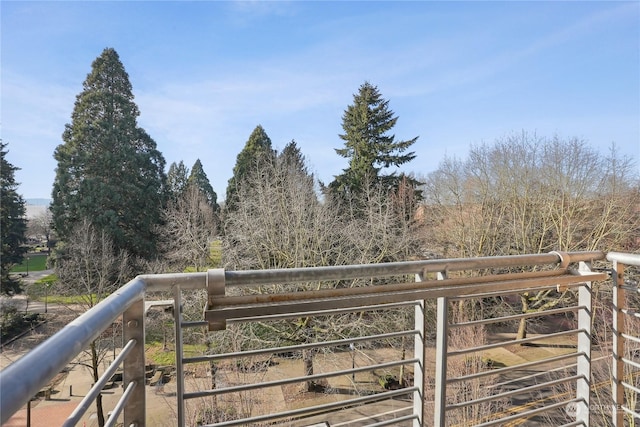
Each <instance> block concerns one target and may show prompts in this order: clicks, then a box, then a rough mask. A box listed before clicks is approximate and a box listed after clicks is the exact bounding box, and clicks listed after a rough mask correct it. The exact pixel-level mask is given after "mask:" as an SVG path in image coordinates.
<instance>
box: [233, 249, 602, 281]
mask: <svg viewBox="0 0 640 427" xmlns="http://www.w3.org/2000/svg"><path fill="white" fill-rule="evenodd" d="M604 258H605V254H604V252H601V251H591V252H566V253H562V254H560V253H558V252H549V253H546V254H532V255H508V256H496V257H478V258H456V259H433V260H424V261H405V262H389V263H384V264H361V265H346V266H332V267H306V268H285V269H271V270H248V271H226V272H225V283H226V285H227V286H248V285H266V284H275V283H293V282H310V281H314V282H315V281H329V280H345V279H358V278H364V277H389V276H402V275H413V274H427V273H439V272H443V271H464V270H482V269H495V268H509V267H522V266H534V265H535V266H538V265H550V264H559V263H561V262H563V261H564V262H566V263H576V262H581V261H584V262H589V261H595V260H601V259H604Z"/></svg>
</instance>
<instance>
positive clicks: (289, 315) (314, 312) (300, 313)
mask: <svg viewBox="0 0 640 427" xmlns="http://www.w3.org/2000/svg"><path fill="white" fill-rule="evenodd" d="M416 304H418V303H417V302H416V301H415V300H411V301H406V302H397V303H389V304H376V305H363V306H357V307H347V308H336V309H332V310H312V311H295V312H290V313H283V314H272V315H270V314H261V315H259V316H253V317H252V316H249V317H242V318H238V319H227V322H228V323H246V322H269V321H273V320H287V319H296V318H298V317H311V316H332V315H336V314H347V313H357V312H360V311H370V310H393V309H396V308H401V307H408V306H415V305H416ZM205 323H206V324H208V322H206V321H205Z"/></svg>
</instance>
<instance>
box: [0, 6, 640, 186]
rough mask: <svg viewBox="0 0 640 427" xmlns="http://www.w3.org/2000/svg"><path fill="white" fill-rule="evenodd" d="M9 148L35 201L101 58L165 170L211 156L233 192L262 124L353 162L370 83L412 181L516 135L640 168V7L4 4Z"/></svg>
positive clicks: (330, 164)
mask: <svg viewBox="0 0 640 427" xmlns="http://www.w3.org/2000/svg"><path fill="white" fill-rule="evenodd" d="M0 14H1V17H0V19H1V21H0V24H1V30H0V31H1V58H0V60H1V81H0V82H1V88H0V91H1V92H0V93H1V111H0V120H1V137H2V139H3V141H4V142H5V143H8V144H9V146H8V149H9V154H8V156H7V158H8V160H9V161H10V162H11V163H12V164H14V165H15V166H17V167H19V168H21V170H20V171H18V172H17V173H16V179H17V180H18V181H19V182H20V183H21V185H20V187H19V192H20V193H21V194H22V195H23V197H25V198H49V197H50V195H51V187H52V183H53V179H54V176H55V172H54V171H55V167H56V163H55V161H54V159H53V152H54V150H55V148H56V146H57V145H59V144H60V143H61V142H62V140H61V134H62V131H63V129H64V125H65V124H66V123H69V122H70V117H71V112H72V110H73V105H74V102H75V97H76V95H77V94H78V93H80V91H81V90H82V82H83V81H84V79H85V78H86V76H87V74H88V73H89V72H90V70H91V63H92V61H93V60H94V59H95V58H96V57H97V56H99V55H100V54H101V52H102V51H103V49H104V48H106V47H113V48H115V49H116V51H117V52H118V54H119V55H120V59H121V60H122V62H123V64H124V66H125V69H126V70H127V72H128V74H129V78H130V80H131V83H132V85H133V92H134V95H135V102H136V103H137V105H138V107H139V109H140V112H141V115H140V117H139V118H138V124H139V125H140V126H141V127H143V128H144V129H145V130H146V131H147V132H148V133H149V134H150V135H151V136H152V137H153V138H154V140H155V141H156V143H157V144H158V148H159V149H160V151H161V152H162V153H163V155H164V157H165V159H166V161H167V167H168V165H169V164H171V163H172V162H178V161H180V160H182V161H184V162H185V165H187V166H188V167H191V166H192V165H193V163H194V162H195V161H196V159H198V158H199V159H200V160H201V161H202V164H203V166H204V170H205V172H206V174H207V176H208V177H209V180H210V181H211V184H212V185H213V187H214V190H215V191H216V192H217V193H218V196H219V198H223V197H224V194H225V192H226V186H227V181H228V179H229V178H230V177H231V174H232V168H233V166H234V164H235V160H236V156H237V154H238V153H239V152H240V150H241V149H242V148H243V146H244V144H245V143H246V141H247V139H248V137H249V135H250V134H251V132H252V130H253V129H254V128H255V126H256V125H258V124H261V125H262V126H263V127H264V128H265V130H266V132H267V134H268V135H269V136H270V138H271V140H272V142H273V145H274V147H276V148H280V149H281V148H283V147H284V146H285V144H286V143H287V142H289V141H291V140H292V139H294V140H295V141H296V142H297V143H298V145H299V146H300V147H301V149H302V152H303V154H305V156H306V157H307V159H308V161H309V164H310V166H311V169H312V170H313V171H315V172H316V174H317V176H318V178H320V179H321V180H322V181H324V182H329V181H331V180H332V179H333V176H334V175H337V174H339V173H340V172H341V170H342V169H343V168H344V167H346V160H345V159H343V158H342V157H340V156H338V155H337V154H336V153H335V151H334V148H340V147H342V146H343V141H342V140H341V139H340V138H339V137H338V134H339V133H341V131H342V129H341V122H342V114H343V111H344V110H345V108H346V107H347V106H348V105H349V104H351V103H352V100H353V94H354V93H356V92H357V90H358V87H359V86H360V85H361V84H362V83H363V82H365V81H369V82H371V83H372V84H374V85H376V86H378V89H379V91H380V92H381V94H382V96H383V97H384V98H386V99H388V100H389V101H390V108H391V109H392V110H393V111H394V112H395V113H396V115H397V116H398V117H399V120H398V122H397V124H396V127H395V128H394V132H393V133H394V134H395V135H396V138H398V139H409V138H413V137H415V136H419V139H418V142H417V143H416V144H415V145H414V146H413V148H414V151H415V152H416V154H417V157H416V159H415V160H414V161H413V162H411V163H410V164H407V165H406V166H405V167H404V168H403V170H405V171H407V172H414V173H416V174H418V175H426V174H428V173H429V172H431V171H433V170H435V169H436V168H437V167H438V164H439V162H440V161H441V160H442V159H443V158H444V156H445V155H455V156H459V157H462V158H464V157H465V156H466V154H467V152H468V150H469V147H470V146H471V145H472V144H481V143H491V142H492V141H494V140H496V139H499V138H502V137H504V136H506V135H509V134H511V133H514V132H521V131H522V130H525V131H528V132H536V133H537V134H538V135H542V136H549V137H551V136H553V135H556V134H557V135H559V136H560V137H563V138H569V137H579V138H582V139H584V140H585V141H587V142H588V143H589V144H590V145H592V146H593V147H595V148H597V149H598V150H601V151H602V152H603V153H606V152H607V150H608V149H609V147H610V146H611V144H612V143H615V144H616V145H617V147H618V148H619V150H620V151H621V153H623V154H625V155H628V156H632V157H634V158H635V159H636V160H637V159H640V2H637V1H634V2H615V1H604V2H517V1H511V2H497V1H492V2H483V1H475V2H435V1H421V2H419V1H412V2H398V1H393V2H384V1H376V2H374V1H341V2H329V1H322V2H311V1H291V2H287V1H268V2H265V1H247V2H243V1H229V2H226V1H198V2H187V1H181V2H170V1H155V2H151V1H136V2H126V1H112V2H88V1H87V2H84V1H78V2H56V1H49V2H32V1H19V2H18V1H6V0H4V1H2V3H1V4H0Z"/></svg>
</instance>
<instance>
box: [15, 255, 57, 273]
mask: <svg viewBox="0 0 640 427" xmlns="http://www.w3.org/2000/svg"><path fill="white" fill-rule="evenodd" d="M47 257H48V255H47V254H29V255H26V256H25V257H24V260H23V261H22V264H20V265H16V266H15V267H13V268H12V269H11V273H26V272H27V269H28V271H42V270H46V269H47Z"/></svg>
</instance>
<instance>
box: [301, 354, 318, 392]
mask: <svg viewBox="0 0 640 427" xmlns="http://www.w3.org/2000/svg"><path fill="white" fill-rule="evenodd" d="M313 352H314V350H313V349H309V350H303V351H302V363H303V364H304V375H305V376H309V375H313ZM315 385H316V384H315V382H313V381H307V391H315Z"/></svg>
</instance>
